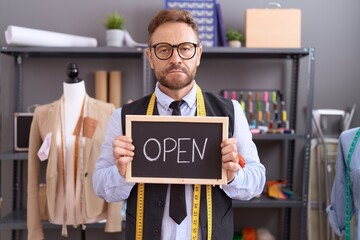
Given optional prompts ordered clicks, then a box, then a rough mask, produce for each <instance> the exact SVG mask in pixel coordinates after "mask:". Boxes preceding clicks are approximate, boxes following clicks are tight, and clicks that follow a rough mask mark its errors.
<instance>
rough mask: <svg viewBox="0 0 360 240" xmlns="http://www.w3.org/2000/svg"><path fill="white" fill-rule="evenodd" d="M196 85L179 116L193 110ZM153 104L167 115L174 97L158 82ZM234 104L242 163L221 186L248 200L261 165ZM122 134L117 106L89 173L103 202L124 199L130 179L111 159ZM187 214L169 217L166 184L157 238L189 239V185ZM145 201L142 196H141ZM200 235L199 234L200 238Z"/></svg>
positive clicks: (258, 184) (256, 189)
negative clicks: (176, 218)
mask: <svg viewBox="0 0 360 240" xmlns="http://www.w3.org/2000/svg"><path fill="white" fill-rule="evenodd" d="M195 86H196V85H195V84H194V87H193V88H192V90H191V91H190V92H189V93H188V94H187V95H186V96H185V97H184V98H183V100H185V102H184V103H183V104H182V105H181V114H182V115H183V116H194V115H195V112H196V87H195ZM155 94H156V100H157V102H156V104H157V109H158V111H159V115H171V112H172V109H171V108H169V105H170V103H171V102H172V101H174V99H172V98H170V97H169V96H167V95H166V94H164V93H163V92H161V91H160V89H159V87H158V85H156V88H155ZM232 102H233V105H234V135H233V137H234V138H236V139H237V147H238V152H239V153H240V154H241V155H242V156H243V157H244V159H245V161H246V166H245V168H243V169H240V170H239V171H238V172H237V174H236V177H235V179H234V180H233V181H232V182H231V183H230V184H228V185H224V186H221V187H222V189H223V190H224V192H225V193H226V194H227V195H228V196H229V197H230V198H232V199H238V200H249V199H251V198H253V197H255V196H257V195H259V194H261V192H262V191H263V188H264V185H265V181H266V178H265V167H264V166H263V165H262V164H261V163H260V160H259V156H258V152H257V148H256V145H255V144H254V142H253V141H252V135H251V133H250V131H249V125H248V122H247V119H246V117H245V114H244V112H243V110H242V108H241V106H240V104H239V102H237V101H235V100H233V101H232ZM118 135H123V132H122V124H121V108H120V109H117V110H116V111H115V112H114V113H113V114H112V116H111V117H110V120H109V123H108V127H107V130H106V134H105V140H104V143H103V144H102V146H101V154H100V156H99V158H98V160H97V163H96V168H95V172H94V175H93V184H94V191H95V193H96V195H97V196H98V197H100V198H103V199H105V200H106V201H107V202H117V201H123V200H126V199H127V198H128V196H129V194H130V191H131V189H132V187H133V186H134V183H129V182H126V180H125V178H123V177H122V176H121V175H120V174H119V172H118V169H117V167H116V166H115V163H114V156H113V147H112V146H113V141H114V139H115V137H116V136H118ZM185 189H186V192H185V195H186V196H185V197H186V207H187V217H186V218H185V219H184V221H183V222H182V223H181V224H180V225H177V224H176V223H175V222H174V221H173V220H172V219H171V218H170V217H169V188H168V193H167V197H166V203H165V210H164V216H163V223H162V233H161V238H162V239H163V240H167V239H176V240H188V239H191V217H192V202H193V199H192V197H193V196H192V195H193V187H192V185H186V187H185ZM145 201H146V199H145ZM200 237H201V236H199V239H200Z"/></svg>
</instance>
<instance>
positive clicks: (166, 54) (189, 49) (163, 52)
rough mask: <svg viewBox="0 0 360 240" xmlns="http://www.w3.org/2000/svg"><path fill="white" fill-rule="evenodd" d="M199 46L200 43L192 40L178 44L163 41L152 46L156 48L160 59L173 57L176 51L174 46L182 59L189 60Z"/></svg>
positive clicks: (156, 53) (156, 54)
mask: <svg viewBox="0 0 360 240" xmlns="http://www.w3.org/2000/svg"><path fill="white" fill-rule="evenodd" d="M197 46H198V44H196V43H192V42H183V43H180V44H178V45H171V44H170V43H166V42H161V43H157V44H154V45H152V46H151V47H152V48H154V52H155V56H156V57H157V58H158V59H160V60H167V59H169V58H171V56H172V55H173V53H174V48H176V50H177V53H178V55H179V56H180V57H181V58H182V59H184V60H189V59H192V58H193V57H194V56H195V53H196V47H197Z"/></svg>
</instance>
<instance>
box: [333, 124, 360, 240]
mask: <svg viewBox="0 0 360 240" xmlns="http://www.w3.org/2000/svg"><path fill="white" fill-rule="evenodd" d="M358 129H359V128H353V129H349V130H346V131H344V132H342V133H341V134H340V137H339V146H338V157H337V160H336V166H335V178H334V182H333V186H332V191H331V200H330V205H329V206H327V208H326V212H327V214H328V220H329V223H330V226H331V228H332V229H333V230H334V232H335V233H336V234H337V235H338V236H345V201H346V197H345V196H346V178H345V173H346V171H345V170H346V161H347V155H348V152H349V149H350V145H351V143H352V140H353V138H354V136H355V133H356V131H357V130H358ZM350 192H351V195H350V199H349V200H350V209H351V217H352V218H353V219H354V229H353V230H352V233H353V235H351V239H354V240H360V231H359V229H360V223H359V217H360V211H359V209H360V139H359V140H358V142H357V144H356V146H355V149H354V152H353V155H352V158H351V163H350Z"/></svg>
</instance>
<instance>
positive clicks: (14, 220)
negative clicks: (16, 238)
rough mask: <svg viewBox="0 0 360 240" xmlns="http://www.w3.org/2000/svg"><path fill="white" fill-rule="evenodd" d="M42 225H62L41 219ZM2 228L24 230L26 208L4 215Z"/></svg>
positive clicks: (94, 226)
mask: <svg viewBox="0 0 360 240" xmlns="http://www.w3.org/2000/svg"><path fill="white" fill-rule="evenodd" d="M104 225H105V223H92V224H86V227H87V228H88V227H89V228H103V227H104ZM42 226H43V228H44V229H57V228H58V229H61V227H62V225H56V224H51V223H49V222H48V221H43V222H42ZM70 227H72V226H70ZM2 229H14V230H26V229H27V226H26V209H18V210H15V211H14V212H12V213H10V214H8V215H6V216H4V217H3V218H2V219H1V220H0V230H2Z"/></svg>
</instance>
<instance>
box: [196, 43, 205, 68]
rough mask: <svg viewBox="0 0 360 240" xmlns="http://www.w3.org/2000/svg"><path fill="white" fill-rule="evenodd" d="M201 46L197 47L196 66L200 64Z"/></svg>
mask: <svg viewBox="0 0 360 240" xmlns="http://www.w3.org/2000/svg"><path fill="white" fill-rule="evenodd" d="M202 50H203V49H202V46H200V47H198V50H197V53H196V58H197V59H196V66H197V67H198V66H199V65H200V60H201V55H202Z"/></svg>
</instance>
